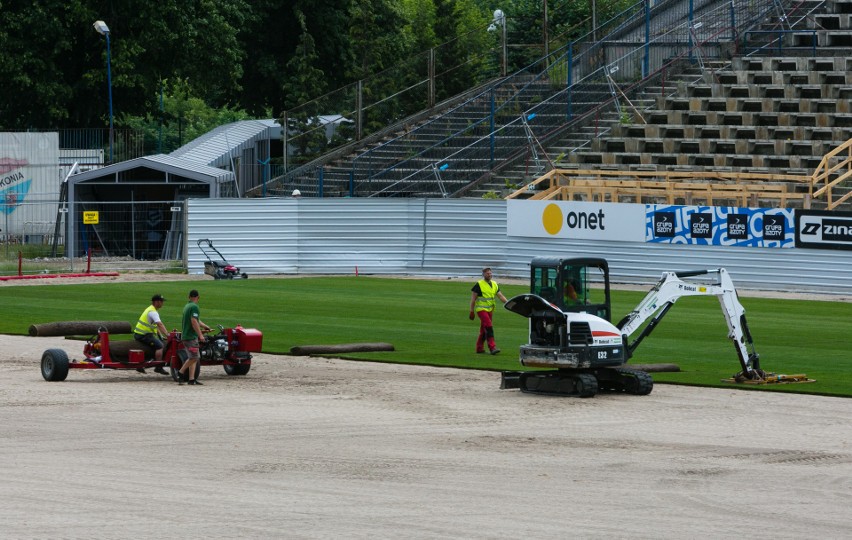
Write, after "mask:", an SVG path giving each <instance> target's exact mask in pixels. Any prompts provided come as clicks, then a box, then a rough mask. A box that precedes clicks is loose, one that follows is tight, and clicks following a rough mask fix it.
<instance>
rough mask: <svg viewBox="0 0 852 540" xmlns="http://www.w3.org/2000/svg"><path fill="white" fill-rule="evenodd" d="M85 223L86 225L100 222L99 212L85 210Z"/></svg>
mask: <svg viewBox="0 0 852 540" xmlns="http://www.w3.org/2000/svg"><path fill="white" fill-rule="evenodd" d="M83 224H84V225H97V224H98V212H83Z"/></svg>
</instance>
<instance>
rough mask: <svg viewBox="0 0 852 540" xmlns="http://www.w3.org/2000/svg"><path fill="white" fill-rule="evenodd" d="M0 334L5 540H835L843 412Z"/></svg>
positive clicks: (722, 395) (845, 484)
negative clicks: (117, 356)
mask: <svg viewBox="0 0 852 540" xmlns="http://www.w3.org/2000/svg"><path fill="white" fill-rule="evenodd" d="M49 348H61V349H63V350H65V351H66V352H68V354H69V356H70V357H71V358H80V357H81V356H82V355H81V351H82V344H81V343H80V342H78V341H68V340H65V339H63V338H34V337H21V336H0V350H2V358H0V370H2V376H0V452H2V456H3V459H2V461H0V478H2V481H0V500H2V501H3V507H2V511H0V531H2V536H3V537H4V538H87V539H88V538H297V539H298V538H394V539H396V538H448V539H449V538H452V539H455V538H542V539H552V538H607V539H612V538H631V539H636V538H648V539H659V538H672V539H683V538H767V539H770V538H771V539H778V538H849V537H850V535H852V532H850V531H852V512H850V510H849V509H850V507H852V427H850V425H852V401H850V400H849V399H842V398H829V397H818V396H806V395H786V394H778V393H768V392H754V391H742V390H738V389H734V388H731V389H701V388H690V387H683V386H673V385H657V386H656V387H655V388H654V391H653V393H651V395H649V396H641V397H640V396H628V395H614V394H599V395H598V396H596V397H594V398H591V399H578V398H556V397H544V396H534V395H529V394H522V393H520V392H518V391H517V390H500V389H499V379H500V377H499V374H497V373H492V372H484V371H469V370H455V369H441V368H428V367H416V366H400V365H386V364H378V363H368V362H353V361H343V360H332V359H316V358H305V357H289V356H272V355H266V354H258V355H256V356H255V358H254V365H253V366H252V369H251V372H250V373H249V374H248V375H247V376H245V377H228V376H227V375H225V373H224V372H223V371H222V370H221V368H218V367H215V368H214V367H206V368H204V372H203V373H202V380H203V381H204V382H205V385H204V386H201V387H192V386H178V385H177V384H175V383H173V382H171V379H170V378H167V377H163V376H161V375H157V374H155V373H153V372H151V371H149V373H148V374H140V373H136V372H135V371H108V370H98V371H88V370H74V369H72V370H71V371H70V373H69V375H68V379H67V380H66V381H63V382H46V381H44V380H43V379H42V376H41V373H40V371H39V362H40V358H41V355H42V353H43V351H45V350H46V349H49Z"/></svg>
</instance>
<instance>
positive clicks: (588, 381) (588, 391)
mask: <svg viewBox="0 0 852 540" xmlns="http://www.w3.org/2000/svg"><path fill="white" fill-rule="evenodd" d="M575 388H576V391H577V395H578V396H580V397H592V396H594V395H595V394H597V393H598V379H597V378H596V377H595V376H594V375H592V374H591V373H581V374H579V375H577V381H576V383H575Z"/></svg>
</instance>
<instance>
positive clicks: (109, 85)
mask: <svg viewBox="0 0 852 540" xmlns="http://www.w3.org/2000/svg"><path fill="white" fill-rule="evenodd" d="M104 35H105V36H106V42H107V86H108V87H109V162H110V163H112V157H113V153H112V146H113V140H114V137H113V129H112V67H111V63H112V62H111V59H110V46H109V32H104Z"/></svg>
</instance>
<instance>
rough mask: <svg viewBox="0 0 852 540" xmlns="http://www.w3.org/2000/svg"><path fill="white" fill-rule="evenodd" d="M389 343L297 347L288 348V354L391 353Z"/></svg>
mask: <svg viewBox="0 0 852 540" xmlns="http://www.w3.org/2000/svg"><path fill="white" fill-rule="evenodd" d="M392 350H394V349H393V345H392V344H390V343H340V344H338V345H297V346H295V347H291V348H290V354H292V355H295V356H307V355H310V354H337V353H350V352H380V351H392Z"/></svg>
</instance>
